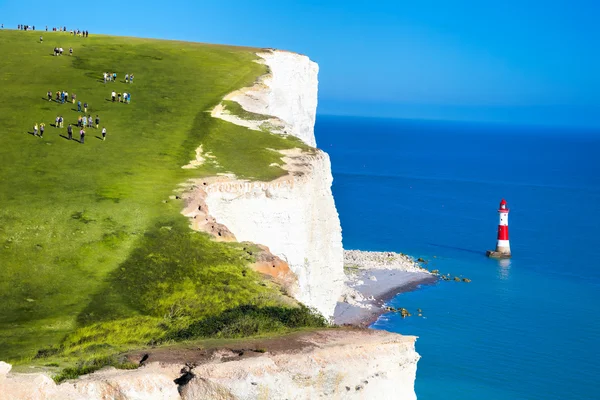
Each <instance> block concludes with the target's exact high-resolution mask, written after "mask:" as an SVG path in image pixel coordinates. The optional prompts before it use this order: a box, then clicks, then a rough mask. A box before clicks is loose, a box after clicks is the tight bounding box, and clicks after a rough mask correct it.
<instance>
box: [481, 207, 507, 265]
mask: <svg viewBox="0 0 600 400" xmlns="http://www.w3.org/2000/svg"><path fill="white" fill-rule="evenodd" d="M509 211H510V210H509V209H508V206H507V204H506V200H504V199H502V201H501V202H500V207H498V215H499V216H500V222H499V223H498V241H497V242H496V250H495V251H492V250H488V251H487V252H486V255H487V256H488V257H494V258H510V256H511V254H510V242H509V240H508V212H509Z"/></svg>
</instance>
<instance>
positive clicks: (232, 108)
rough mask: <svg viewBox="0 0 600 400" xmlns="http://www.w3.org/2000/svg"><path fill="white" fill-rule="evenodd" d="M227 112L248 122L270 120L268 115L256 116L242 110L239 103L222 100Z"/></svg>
mask: <svg viewBox="0 0 600 400" xmlns="http://www.w3.org/2000/svg"><path fill="white" fill-rule="evenodd" d="M221 103H222V104H223V105H224V106H225V109H226V110H227V111H229V112H230V113H231V114H232V115H236V116H238V117H240V118H241V119H245V120H249V121H265V120H267V119H269V118H270V116H268V115H263V114H256V113H253V112H250V111H246V110H244V109H243V108H242V106H241V105H240V103H237V102H235V101H231V100H223V101H222V102H221Z"/></svg>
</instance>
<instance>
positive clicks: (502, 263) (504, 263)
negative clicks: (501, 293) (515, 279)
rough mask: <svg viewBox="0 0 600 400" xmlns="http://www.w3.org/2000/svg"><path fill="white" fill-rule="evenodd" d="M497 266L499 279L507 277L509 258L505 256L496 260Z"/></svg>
mask: <svg viewBox="0 0 600 400" xmlns="http://www.w3.org/2000/svg"><path fill="white" fill-rule="evenodd" d="M498 267H499V268H498V275H499V276H500V279H508V278H509V274H510V260H509V259H506V258H504V259H501V260H498Z"/></svg>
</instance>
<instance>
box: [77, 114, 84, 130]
mask: <svg viewBox="0 0 600 400" xmlns="http://www.w3.org/2000/svg"><path fill="white" fill-rule="evenodd" d="M77 126H78V127H82V126H83V125H81V115H80V116H78V117H77Z"/></svg>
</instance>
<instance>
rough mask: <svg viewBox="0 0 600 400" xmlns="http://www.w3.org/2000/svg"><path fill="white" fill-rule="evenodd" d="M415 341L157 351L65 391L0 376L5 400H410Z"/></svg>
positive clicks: (353, 334)
mask: <svg viewBox="0 0 600 400" xmlns="http://www.w3.org/2000/svg"><path fill="white" fill-rule="evenodd" d="M414 341H415V338H414V337H412V336H401V335H398V334H395V333H389V332H384V331H374V330H347V329H330V330H323V331H317V332H310V333H299V334H293V335H290V336H287V337H283V338H278V339H269V340H262V341H258V340H254V341H248V342H246V343H240V348H229V349H209V350H206V349H205V350H198V349H197V348H189V349H184V348H181V347H180V348H179V349H178V350H168V349H163V350H156V351H155V352H153V351H152V350H151V351H150V352H149V353H148V354H149V357H148V361H147V362H148V363H149V364H148V365H146V366H144V367H142V368H140V369H138V370H133V371H118V370H115V369H112V368H111V369H106V370H103V371H99V372H96V373H94V374H91V375H88V376H85V377H82V378H79V379H77V380H74V381H69V382H65V383H63V384H61V385H55V384H54V382H53V381H52V380H51V379H50V378H48V377H47V376H46V375H44V374H8V375H4V374H3V373H2V371H1V369H0V398H7V399H13V398H14V399H32V400H33V399H36V400H37V399H61V400H71V399H73V400H74V399H77V400H79V399H86V400H96V399H102V400H104V399H173V400H176V399H185V400H192V399H193V400H196V399H206V400H212V399H215V400H217V399H219V400H222V399H231V400H233V399H246V400H253V399H257V400H258V399H290V400H291V399H297V400H300V399H316V398H323V399H395V400H412V399H416V395H415V393H414V389H413V383H414V379H415V374H416V364H417V361H418V359H419V355H418V354H417V353H416V352H415V350H414ZM132 356H135V357H137V356H139V355H132ZM2 396H7V397H2Z"/></svg>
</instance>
